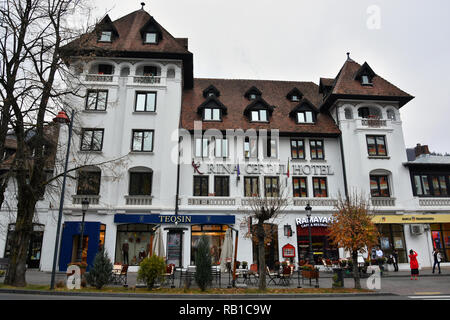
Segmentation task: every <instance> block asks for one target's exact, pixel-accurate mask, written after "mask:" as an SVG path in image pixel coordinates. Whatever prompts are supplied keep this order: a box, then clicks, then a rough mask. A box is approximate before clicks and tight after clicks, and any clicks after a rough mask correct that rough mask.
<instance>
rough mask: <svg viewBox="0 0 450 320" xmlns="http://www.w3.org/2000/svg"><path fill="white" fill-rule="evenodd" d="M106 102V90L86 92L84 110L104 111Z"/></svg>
mask: <svg viewBox="0 0 450 320" xmlns="http://www.w3.org/2000/svg"><path fill="white" fill-rule="evenodd" d="M107 102H108V90H88V91H87V98H86V110H97V111H104V110H106V103H107Z"/></svg>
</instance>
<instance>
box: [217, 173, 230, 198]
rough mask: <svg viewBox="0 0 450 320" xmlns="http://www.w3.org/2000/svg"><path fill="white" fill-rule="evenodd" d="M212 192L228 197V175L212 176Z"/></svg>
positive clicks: (218, 195)
mask: <svg viewBox="0 0 450 320" xmlns="http://www.w3.org/2000/svg"><path fill="white" fill-rule="evenodd" d="M214 193H215V196H216V197H229V196H230V177H228V176H216V177H214Z"/></svg>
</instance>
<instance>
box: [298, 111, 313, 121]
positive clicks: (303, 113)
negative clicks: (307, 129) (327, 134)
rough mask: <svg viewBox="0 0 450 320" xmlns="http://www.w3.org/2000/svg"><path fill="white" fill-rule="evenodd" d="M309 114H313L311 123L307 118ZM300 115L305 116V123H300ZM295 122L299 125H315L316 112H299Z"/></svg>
mask: <svg viewBox="0 0 450 320" xmlns="http://www.w3.org/2000/svg"><path fill="white" fill-rule="evenodd" d="M307 113H309V114H311V121H307V117H306V114H307ZM300 114H302V115H303V119H304V120H305V121H300V119H299V115H300ZM295 121H296V122H297V124H313V123H316V121H315V119H314V112H312V111H311V110H305V111H297V113H296V117H295Z"/></svg>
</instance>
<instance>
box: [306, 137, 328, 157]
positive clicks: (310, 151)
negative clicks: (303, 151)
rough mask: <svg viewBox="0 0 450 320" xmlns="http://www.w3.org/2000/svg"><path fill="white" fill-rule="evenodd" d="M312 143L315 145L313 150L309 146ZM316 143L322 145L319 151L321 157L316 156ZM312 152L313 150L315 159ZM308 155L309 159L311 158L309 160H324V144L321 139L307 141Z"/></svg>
mask: <svg viewBox="0 0 450 320" xmlns="http://www.w3.org/2000/svg"><path fill="white" fill-rule="evenodd" d="M312 142H314V143H315V146H314V148H313V146H312V144H311V143H312ZM317 142H320V143H321V144H322V146H321V149H322V157H319V156H318V152H317V150H318V149H319V148H318V147H317ZM313 150H314V151H315V153H316V156H315V157H313ZM309 155H310V157H311V160H325V142H324V140H323V139H309Z"/></svg>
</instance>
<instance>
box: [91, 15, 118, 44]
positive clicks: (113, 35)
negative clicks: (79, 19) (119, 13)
mask: <svg viewBox="0 0 450 320" xmlns="http://www.w3.org/2000/svg"><path fill="white" fill-rule="evenodd" d="M95 31H96V34H97V41H98V42H113V41H114V40H115V39H117V38H118V37H119V32H117V29H116V27H115V26H114V23H113V22H112V21H111V18H110V17H109V15H106V16H105V17H104V18H103V19H102V20H101V21H100V22H99V23H98V24H97V26H96V30H95Z"/></svg>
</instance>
